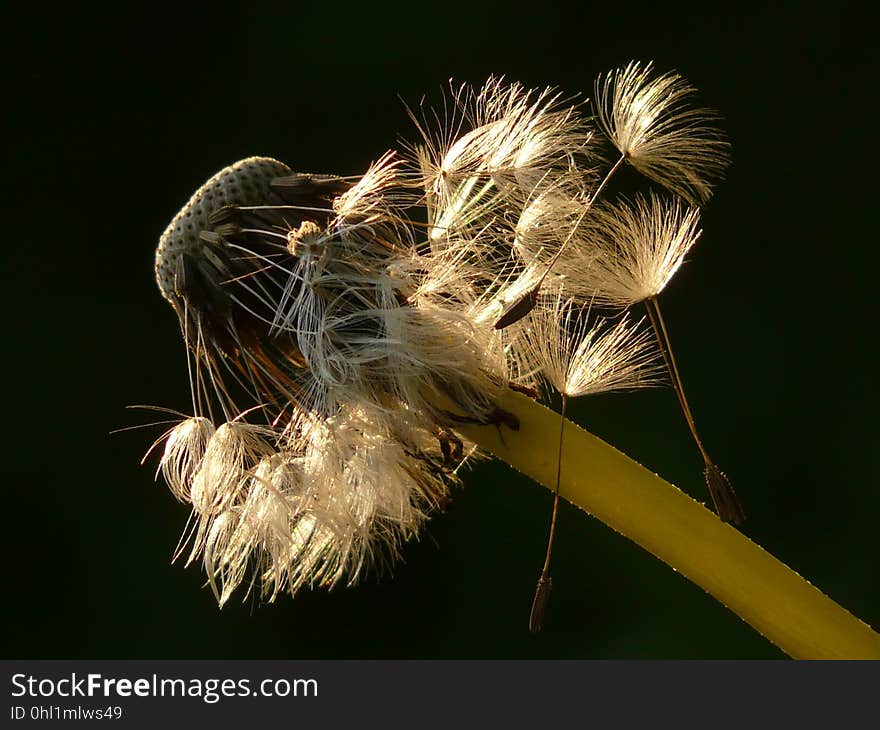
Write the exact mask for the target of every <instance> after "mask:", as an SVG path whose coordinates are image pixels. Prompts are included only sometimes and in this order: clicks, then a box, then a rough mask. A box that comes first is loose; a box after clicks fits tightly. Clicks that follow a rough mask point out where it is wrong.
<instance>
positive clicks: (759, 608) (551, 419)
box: [459, 392, 880, 659]
mask: <svg viewBox="0 0 880 730" xmlns="http://www.w3.org/2000/svg"><path fill="white" fill-rule="evenodd" d="M499 405H500V406H501V407H502V408H503V409H504V410H506V411H509V412H511V413H514V414H515V415H516V416H517V417H518V418H519V420H520V429H519V431H511V430H510V429H507V428H503V429H499V428H497V427H495V426H462V427H461V428H460V429H459V430H460V431H461V433H462V434H463V435H464V436H466V437H467V438H469V439H471V440H473V441H475V442H476V443H477V444H479V445H480V446H481V447H482V448H483V449H485V450H487V451H489V452H491V453H492V454H494V455H495V456H496V457H497V458H499V459H501V460H502V461H505V462H507V463H508V464H510V465H511V466H512V467H514V468H515V469H517V470H518V471H520V472H522V473H523V474H526V475H527V476H529V477H531V478H532V479H534V480H535V481H537V482H539V483H540V484H543V485H544V486H545V487H547V488H548V489H553V488H554V487H555V484H556V475H557V474H556V470H557V457H558V452H557V449H558V443H557V442H558V431H559V414H558V413H554V412H553V411H551V410H549V409H547V408H545V407H544V406H542V405H540V404H538V403H536V402H535V401H533V400H531V399H530V398H528V397H526V396H524V395H521V394H519V393H514V392H509V393H508V394H507V395H505V397H504V399H503V401H502V402H501V403H500V404H499ZM565 431H566V436H565V445H564V451H563V453H562V459H563V461H564V463H565V469H564V471H563V479H562V483H561V485H560V494H561V496H562V497H563V498H565V499H567V500H568V501H569V502H571V503H572V504H574V505H576V506H578V507H580V508H581V509H583V510H584V511H585V512H587V513H589V514H591V515H592V516H594V517H596V518H597V519H599V520H601V521H602V522H604V523H605V524H606V525H608V526H609V527H611V528H612V529H614V530H616V531H617V532H619V533H620V534H621V535H624V536H626V537H628V538H629V539H630V540H632V541H634V542H636V543H637V544H639V545H641V546H642V547H643V548H644V549H645V550H647V551H648V552H650V553H652V554H653V555H655V556H656V557H658V558H660V560H662V561H663V562H665V563H667V564H668V565H670V566H671V567H672V568H674V569H675V570H676V571H678V572H679V573H681V574H682V575H684V576H686V577H687V578H688V579H690V580H691V581H693V582H694V583H696V584H697V585H699V586H701V587H702V588H703V589H704V590H706V591H707V592H708V593H710V594H712V595H713V596H714V597H715V598H716V599H717V600H718V601H720V602H721V603H722V604H723V605H725V606H727V607H728V608H729V609H730V610H731V611H733V612H734V613H736V614H737V615H739V616H740V618H742V619H743V621H746V622H747V623H748V624H749V625H751V626H752V627H753V628H754V629H755V630H756V631H758V632H759V633H761V634H762V635H763V636H764V637H766V638H767V639H768V640H769V641H771V642H772V643H773V644H775V645H776V646H778V647H779V648H780V649H782V651H784V652H786V653H787V654H788V655H789V656H791V657H793V658H795V659H880V634H877V633H876V632H875V631H874V630H873V629H871V627H870V626H868V625H867V624H865V623H864V622H862V621H861V620H859V619H858V618H856V617H855V616H853V615H852V614H851V613H849V611H847V610H846V609H844V608H843V607H841V606H839V605H838V604H837V603H835V602H834V601H832V600H831V599H830V598H828V596H826V595H825V594H824V593H822V592H821V591H820V590H818V589H817V588H815V587H814V586H812V585H811V584H810V583H808V582H807V581H806V580H804V579H803V578H802V577H801V576H799V575H798V574H797V573H795V572H794V571H793V570H791V569H790V568H789V567H788V566H786V565H784V564H783V563H781V562H780V561H779V560H777V559H776V558H774V557H773V556H772V555H770V554H769V553H768V552H767V551H765V550H764V549H763V548H762V547H760V546H759V545H756V544H755V543H754V542H752V541H751V540H749V539H748V538H747V537H746V536H745V535H743V534H742V533H741V532H739V531H737V530H736V529H734V528H733V527H731V526H730V525H727V524H725V523H723V522H721V521H720V520H719V519H718V517H717V516H716V515H715V514H714V513H712V512H710V511H709V510H707V509H706V508H705V507H703V506H702V505H701V504H699V503H698V502H696V501H694V500H693V499H691V498H690V497H689V496H687V495H686V494H684V492H682V491H681V490H679V489H678V488H676V487H674V486H673V485H672V484H669V483H668V482H666V481H664V480H663V479H661V478H660V477H659V476H657V475H656V474H653V473H651V472H650V471H648V470H647V469H645V468H644V467H643V466H641V465H640V464H638V463H636V462H635V461H633V460H632V459H630V458H629V457H627V456H625V455H624V454H622V453H621V452H619V451H617V449H615V448H613V447H612V446H609V445H608V444H606V443H605V442H604V441H602V440H601V439H599V438H597V437H595V436H593V435H592V434H590V433H587V432H586V431H584V430H583V429H581V428H579V427H578V426H576V425H575V424H570V425H568V426H567V427H566V429H565Z"/></svg>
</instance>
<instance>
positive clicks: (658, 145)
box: [596, 62, 729, 203]
mask: <svg viewBox="0 0 880 730" xmlns="http://www.w3.org/2000/svg"><path fill="white" fill-rule="evenodd" d="M695 92H696V90H695V89H694V87H692V86H691V85H690V84H689V83H688V82H687V81H686V80H685V79H684V78H682V77H681V76H679V75H678V74H675V73H666V74H660V75H656V74H654V72H653V68H652V64H650V63H647V64H641V63H637V62H632V63H630V64H629V65H627V66H626V67H625V68H623V69H617V70H616V71H612V72H610V73H608V74H606V75H605V76H604V77H599V78H598V79H597V81H596V113H597V117H598V122H599V125H600V127H601V128H602V130H603V131H604V132H605V134H606V135H607V137H608V139H609V140H610V141H611V142H612V144H613V145H614V146H615V147H616V148H617V149H618V151H619V152H620V153H621V154H622V155H624V156H625V157H626V159H627V161H628V162H629V163H630V164H631V165H632V166H633V167H635V168H636V169H637V170H639V172H641V173H642V174H644V175H645V176H646V177H649V178H651V179H652V180H655V181H657V182H658V183H660V184H661V185H663V186H665V187H666V188H668V189H669V190H671V191H673V192H674V193H676V194H678V195H680V196H682V197H683V198H685V199H686V200H688V201H690V202H692V203H701V202H705V201H706V200H708V199H709V197H710V195H711V192H712V184H713V182H714V181H715V180H717V179H718V178H720V177H721V176H722V175H723V173H724V171H725V169H726V168H727V165H728V148H729V144H728V142H727V141H726V139H725V138H724V136H723V135H722V133H721V132H720V130H718V129H717V128H716V127H715V126H714V125H715V122H716V120H717V114H716V113H715V112H713V111H712V110H709V109H701V108H694V107H691V106H690V104H691V102H692V99H693V97H694V95H695Z"/></svg>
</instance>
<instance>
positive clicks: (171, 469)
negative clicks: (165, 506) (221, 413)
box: [159, 418, 215, 502]
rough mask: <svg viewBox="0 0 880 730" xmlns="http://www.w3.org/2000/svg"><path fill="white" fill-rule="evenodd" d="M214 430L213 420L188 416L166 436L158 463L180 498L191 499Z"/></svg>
mask: <svg viewBox="0 0 880 730" xmlns="http://www.w3.org/2000/svg"><path fill="white" fill-rule="evenodd" d="M214 430H215V429H214V424H213V423H211V421H209V420H208V419H207V418H187V419H186V420H184V421H182V422H181V423H179V424H178V425H177V426H175V427H174V428H173V429H172V430H171V432H170V433H169V434H168V436H167V438H166V440H165V452H164V453H163V455H162V459H161V461H160V462H159V465H160V468H161V471H162V476H163V477H164V479H165V482H166V484H168V488H169V489H170V490H171V493H172V494H173V495H174V496H175V497H177V498H178V499H179V500H180V501H181V502H189V501H190V489H191V488H192V481H193V478H194V477H195V475H196V473H197V472H198V470H199V467H200V466H201V463H202V458H203V457H204V455H205V449H206V448H207V445H208V442H209V441H210V440H211V437H212V436H213V435H214Z"/></svg>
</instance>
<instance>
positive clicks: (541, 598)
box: [529, 393, 568, 634]
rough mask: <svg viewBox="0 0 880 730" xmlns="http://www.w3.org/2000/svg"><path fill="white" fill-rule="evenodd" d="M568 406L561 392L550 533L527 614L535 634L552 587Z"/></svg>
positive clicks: (542, 623) (565, 397)
mask: <svg viewBox="0 0 880 730" xmlns="http://www.w3.org/2000/svg"><path fill="white" fill-rule="evenodd" d="M567 406H568V397H567V396H566V395H565V393H563V394H562V410H561V418H560V419H559V451H558V453H557V461H556V489H555V490H554V492H553V514H552V515H551V517H550V534H549V536H548V537H547V553H546V554H545V556H544V567H543V568H542V569H541V575H540V577H539V578H538V585H537V587H536V588H535V597H534V599H533V600H532V611H531V613H530V614H529V631H531V632H532V633H533V634H537V633H539V632H540V631H541V627H542V626H543V625H544V614H545V613H546V611H547V602H548V601H549V600H550V590H551V589H552V588H553V579H552V578H551V576H550V556H551V555H552V553H553V538H554V537H556V516H557V514H558V513H559V484H560V480H561V479H562V438H563V436H564V434H565V409H566V407H567Z"/></svg>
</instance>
